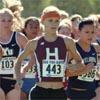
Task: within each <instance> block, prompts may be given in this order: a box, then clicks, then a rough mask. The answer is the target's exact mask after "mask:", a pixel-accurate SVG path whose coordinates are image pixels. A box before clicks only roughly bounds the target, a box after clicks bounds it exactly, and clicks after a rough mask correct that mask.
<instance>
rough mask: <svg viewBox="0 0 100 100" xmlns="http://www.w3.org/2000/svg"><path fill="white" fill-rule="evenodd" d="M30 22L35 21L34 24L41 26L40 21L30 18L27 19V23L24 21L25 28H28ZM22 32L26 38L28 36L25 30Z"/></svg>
mask: <svg viewBox="0 0 100 100" xmlns="http://www.w3.org/2000/svg"><path fill="white" fill-rule="evenodd" d="M30 21H33V22H34V23H36V24H37V25H39V26H40V22H39V19H38V18H37V17H33V16H30V17H27V18H26V19H25V21H24V28H26V27H27V25H28V23H29V22H30ZM22 31H23V33H24V35H25V36H26V35H27V34H26V32H25V31H24V29H23V30H22Z"/></svg>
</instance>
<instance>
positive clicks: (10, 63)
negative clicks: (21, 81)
mask: <svg viewBox="0 0 100 100" xmlns="http://www.w3.org/2000/svg"><path fill="white" fill-rule="evenodd" d="M16 35H17V33H16V32H13V33H12V36H11V38H10V39H9V41H8V42H7V43H3V42H1V41H0V44H1V45H2V47H3V57H2V60H1V63H0V74H1V75H5V76H6V75H8V74H13V75H15V71H14V66H15V62H16V59H17V57H18V55H19V53H20V47H19V45H18V43H17V41H16Z"/></svg>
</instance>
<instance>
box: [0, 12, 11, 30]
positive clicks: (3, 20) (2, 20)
mask: <svg viewBox="0 0 100 100" xmlns="http://www.w3.org/2000/svg"><path fill="white" fill-rule="evenodd" d="M12 24H13V17H12V16H11V15H10V14H8V13H5V14H0V30H1V31H2V30H6V31H7V30H11V27H12Z"/></svg>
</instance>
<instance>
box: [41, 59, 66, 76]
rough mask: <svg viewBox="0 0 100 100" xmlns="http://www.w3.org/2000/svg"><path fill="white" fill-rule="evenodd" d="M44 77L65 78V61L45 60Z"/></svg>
mask: <svg viewBox="0 0 100 100" xmlns="http://www.w3.org/2000/svg"><path fill="white" fill-rule="evenodd" d="M42 63H43V66H42V67H43V68H42V76H43V77H64V60H43V61H42Z"/></svg>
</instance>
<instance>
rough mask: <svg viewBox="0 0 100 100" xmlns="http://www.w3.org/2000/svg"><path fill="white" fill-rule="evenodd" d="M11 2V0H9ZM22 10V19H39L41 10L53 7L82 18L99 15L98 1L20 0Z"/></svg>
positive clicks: (99, 4)
mask: <svg viewBox="0 0 100 100" xmlns="http://www.w3.org/2000/svg"><path fill="white" fill-rule="evenodd" d="M11 1H13V0H11ZM21 1H22V5H23V7H24V10H23V12H22V17H28V16H36V17H40V16H41V12H42V10H43V9H44V8H45V7H47V6H49V5H55V6H57V7H58V8H59V9H61V10H65V11H66V12H68V13H69V15H72V14H76V13H77V14H80V15H82V16H83V17H86V16H88V15H89V14H99V13H100V0H21ZM2 7H3V5H2V0H0V8H2Z"/></svg>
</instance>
